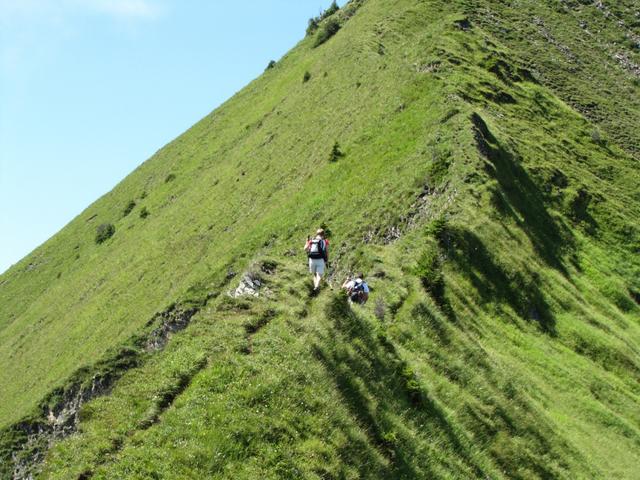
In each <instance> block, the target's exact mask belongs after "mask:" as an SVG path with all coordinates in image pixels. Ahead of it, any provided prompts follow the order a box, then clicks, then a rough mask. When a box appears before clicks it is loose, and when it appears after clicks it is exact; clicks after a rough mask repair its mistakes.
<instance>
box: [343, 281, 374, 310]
mask: <svg viewBox="0 0 640 480" xmlns="http://www.w3.org/2000/svg"><path fill="white" fill-rule="evenodd" d="M342 288H344V289H345V290H346V291H347V295H349V302H351V303H359V304H360V305H364V304H365V303H367V300H369V285H367V282H365V281H364V274H363V273H359V274H358V275H356V276H355V278H352V277H349V278H347V279H346V280H345V281H344V283H343V284H342Z"/></svg>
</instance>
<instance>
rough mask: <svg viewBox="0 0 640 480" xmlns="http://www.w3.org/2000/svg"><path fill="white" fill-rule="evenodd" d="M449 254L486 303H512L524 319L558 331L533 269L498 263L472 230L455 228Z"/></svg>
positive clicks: (549, 331) (545, 329) (551, 333)
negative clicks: (518, 268)
mask: <svg viewBox="0 0 640 480" xmlns="http://www.w3.org/2000/svg"><path fill="white" fill-rule="evenodd" d="M449 234H450V236H451V238H452V245H451V248H450V251H449V257H450V259H451V260H453V261H454V262H455V263H456V265H457V267H458V270H459V271H460V273H461V274H462V275H464V276H466V277H467V278H468V279H469V281H470V282H471V284H472V285H473V286H474V288H475V289H476V291H477V292H478V294H479V295H480V298H481V300H482V301H483V302H485V303H489V302H492V301H495V302H499V303H506V304H508V305H510V306H511V307H512V308H513V309H514V310H515V311H516V312H517V313H518V315H520V316H521V317H522V318H525V319H527V320H529V321H534V322H537V323H538V325H539V327H540V329H541V330H542V331H543V332H545V333H548V334H550V335H555V334H556V322H555V319H554V318H553V315H552V313H551V310H550V307H549V304H548V303H547V302H546V300H545V298H544V295H543V294H542V291H541V290H540V285H539V283H540V279H539V277H538V275H537V274H536V273H535V272H534V273H532V274H530V275H525V274H523V273H522V272H520V271H516V270H511V271H507V270H505V268H504V267H502V266H501V265H500V264H499V263H497V262H496V261H495V260H494V258H493V256H492V255H491V253H490V252H489V251H488V250H487V248H486V247H485V245H484V244H483V243H482V240H481V239H480V238H479V237H478V236H477V235H476V234H475V233H473V232H471V231H469V230H465V229H459V228H452V229H450V232H449Z"/></svg>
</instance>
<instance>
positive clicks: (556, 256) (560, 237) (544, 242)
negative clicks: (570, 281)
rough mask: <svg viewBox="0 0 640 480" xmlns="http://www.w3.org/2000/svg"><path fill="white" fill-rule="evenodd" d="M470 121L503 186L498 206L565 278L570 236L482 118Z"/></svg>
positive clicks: (497, 195)
mask: <svg viewBox="0 0 640 480" xmlns="http://www.w3.org/2000/svg"><path fill="white" fill-rule="evenodd" d="M471 122H472V123H473V127H474V134H475V139H476V146H477V148H478V151H479V152H480V154H481V155H482V156H483V157H484V158H485V159H487V163H486V169H487V171H488V173H489V174H490V175H491V176H492V177H493V178H495V180H496V181H497V182H498V185H499V187H500V189H499V192H495V196H494V204H495V206H496V207H497V208H498V209H499V210H501V211H502V212H503V213H508V214H510V215H511V216H512V217H513V218H514V219H515V220H516V222H517V223H518V225H519V226H520V228H522V230H523V231H524V232H525V233H526V235H527V236H528V237H529V239H530V240H531V243H532V244H533V246H534V248H535V249H536V251H537V252H538V254H539V255H540V256H541V257H542V258H543V259H544V261H545V262H546V263H547V265H549V266H551V267H553V268H555V269H557V270H559V271H561V272H562V273H563V274H564V275H565V276H566V275H567V271H566V269H565V267H564V265H563V252H564V251H566V250H567V249H570V250H573V244H574V240H573V237H572V235H571V233H570V232H569V230H568V229H567V228H565V227H563V226H562V225H559V224H558V222H556V221H555V220H554V219H553V218H552V217H551V215H549V212H547V210H546V209H545V207H544V196H543V194H542V192H541V191H540V189H539V188H538V186H537V185H536V184H535V183H534V181H533V180H532V179H531V177H530V176H529V174H528V173H527V172H526V170H525V169H524V168H523V167H522V166H521V165H520V163H519V162H518V160H517V159H516V158H514V156H513V155H512V154H511V153H509V152H508V151H507V150H506V149H505V148H504V147H503V146H502V145H501V144H500V142H499V141H498V140H497V139H496V137H495V136H494V135H493V134H492V133H491V132H490V131H489V127H488V126H487V124H486V123H485V121H484V120H483V119H482V117H481V116H480V115H478V114H477V113H474V114H473V115H472V116H471Z"/></svg>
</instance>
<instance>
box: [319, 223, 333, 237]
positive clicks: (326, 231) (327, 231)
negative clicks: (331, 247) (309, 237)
mask: <svg viewBox="0 0 640 480" xmlns="http://www.w3.org/2000/svg"><path fill="white" fill-rule="evenodd" d="M320 228H321V229H322V230H324V237H325V238H331V235H333V232H332V231H331V228H329V225H327V223H326V222H322V223H321V224H320Z"/></svg>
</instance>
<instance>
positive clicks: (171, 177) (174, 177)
mask: <svg viewBox="0 0 640 480" xmlns="http://www.w3.org/2000/svg"><path fill="white" fill-rule="evenodd" d="M175 179H176V176H175V174H173V173H170V174H169V175H167V178H165V179H164V181H165V183H169V182H173V181H174V180H175Z"/></svg>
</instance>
